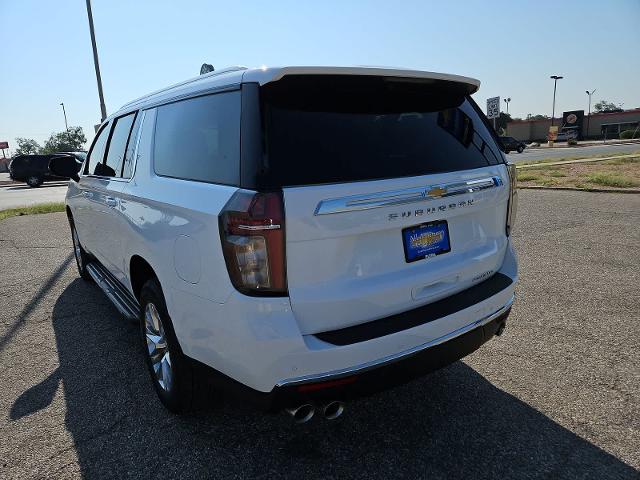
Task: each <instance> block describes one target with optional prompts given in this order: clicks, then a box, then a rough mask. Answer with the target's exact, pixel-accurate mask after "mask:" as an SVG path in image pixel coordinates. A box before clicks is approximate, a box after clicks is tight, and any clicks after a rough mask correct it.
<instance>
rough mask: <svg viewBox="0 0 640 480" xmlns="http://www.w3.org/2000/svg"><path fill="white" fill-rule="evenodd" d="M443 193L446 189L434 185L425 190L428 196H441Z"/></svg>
mask: <svg viewBox="0 0 640 480" xmlns="http://www.w3.org/2000/svg"><path fill="white" fill-rule="evenodd" d="M445 193H447V189H446V188H440V187H434V188H432V189H431V190H429V191H427V195H428V196H429V197H442V196H443V195H444V194H445Z"/></svg>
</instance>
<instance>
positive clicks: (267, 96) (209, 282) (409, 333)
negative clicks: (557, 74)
mask: <svg viewBox="0 0 640 480" xmlns="http://www.w3.org/2000/svg"><path fill="white" fill-rule="evenodd" d="M478 87H479V82H478V81H477V80H473V79H470V78H465V77H460V76H455V75H445V74H438V73H430V72H420V71H404V70H393V69H379V68H344V67H284V68H260V69H244V68H240V67H237V68H231V69H227V70H221V71H215V72H213V73H209V74H206V75H202V76H200V77H197V78H195V79H192V80H189V81H186V82H183V83H181V84H178V85H176V86H173V87H169V88H167V89H165V90H162V91H159V92H156V93H153V94H151V95H148V96H146V97H143V98H141V99H139V100H135V101H133V102H131V103H128V104H126V105H125V106H123V107H122V108H121V109H120V110H119V111H117V112H116V113H114V114H113V115H111V116H110V117H108V118H107V119H106V120H105V122H104V123H103V124H102V126H101V127H100V129H99V131H98V133H97V135H96V138H95V139H94V141H93V145H92V146H91V149H90V150H89V155H88V158H87V161H86V162H85V165H84V169H83V171H82V172H81V173H80V174H75V173H74V171H73V168H74V165H73V162H70V161H69V159H68V158H67V159H64V158H62V159H58V160H54V161H53V162H52V168H53V169H54V171H57V172H58V173H59V174H60V175H70V176H71V177H72V178H73V181H72V182H70V183H69V189H68V192H67V196H66V205H67V207H66V210H67V215H68V218H69V224H70V227H71V236H72V239H73V245H74V252H75V257H76V262H77V266H78V271H79V274H80V276H81V277H82V278H83V279H85V280H89V281H91V280H92V281H95V283H96V284H97V285H98V286H99V287H100V288H101V289H102V290H103V291H104V293H105V294H106V295H107V297H108V298H109V299H110V300H111V301H112V302H113V303H114V305H115V306H116V308H117V309H118V310H119V311H120V312H121V313H122V314H123V315H124V316H125V317H128V318H130V319H137V321H138V322H139V324H140V335H139V338H140V340H139V341H140V342H141V344H142V346H143V348H144V352H145V353H144V355H145V358H146V363H147V366H148V370H149V373H150V377H151V380H152V382H153V386H154V388H155V391H156V392H157V394H158V396H159V398H160V400H161V401H162V403H163V404H164V405H165V406H166V407H167V408H168V409H169V410H171V411H173V412H184V411H186V410H189V409H190V408H191V407H192V402H193V401H194V398H200V399H202V398H203V397H199V396H198V395H197V392H199V391H202V390H206V389H204V388H201V386H202V385H204V386H211V385H213V386H215V392H218V393H221V392H226V391H229V390H231V391H233V392H234V393H235V395H236V398H238V396H239V398H241V399H243V401H250V402H252V403H254V404H255V405H257V406H259V407H261V408H264V409H266V410H271V411H273V410H282V409H284V410H286V411H287V412H289V414H291V415H292V416H293V418H294V419H295V420H296V421H298V422H304V421H307V420H309V419H310V418H311V417H312V416H313V415H314V412H316V411H318V412H321V414H322V415H323V416H324V417H325V418H328V419H332V418H336V417H337V416H339V415H340V414H341V413H342V411H343V409H344V402H345V401H346V400H347V399H350V398H353V397H354V396H357V395H362V394H368V393H371V392H373V391H379V390H382V389H385V388H389V387H391V386H393V385H396V384H399V383H403V382H406V381H408V380H410V379H412V378H415V377H418V376H421V375H424V374H426V373H427V372H429V371H432V370H434V369H437V368H440V367H443V366H445V365H447V364H449V363H451V362H454V361H456V360H458V359H460V358H461V357H463V356H465V355H467V354H469V353H471V352H473V351H474V350H476V349H477V348H479V347H480V346H481V345H482V344H483V343H484V342H486V341H488V340H489V339H490V338H492V337H493V336H494V335H499V334H500V333H501V332H502V330H503V328H504V326H505V322H506V320H507V316H508V315H509V312H510V309H511V305H512V302H513V299H514V287H515V283H516V280H517V261H516V256H515V253H514V249H513V244H512V241H511V231H512V227H513V222H514V218H515V212H516V199H517V195H516V189H515V169H514V168H513V166H512V165H508V164H506V160H505V157H504V155H503V154H502V152H501V151H500V148H499V143H498V142H499V140H498V138H497V136H496V135H495V133H492V129H491V126H490V125H488V122H487V120H486V119H485V118H484V115H483V114H482V111H481V110H480V109H479V108H478V106H477V105H476V104H475V103H474V101H473V100H472V98H471V94H472V93H474V92H475V91H476V90H477V89H478ZM105 341H112V340H109V339H105ZM88 348H90V346H88ZM204 398H208V397H204Z"/></svg>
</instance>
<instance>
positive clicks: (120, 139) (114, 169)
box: [100, 113, 136, 177]
mask: <svg viewBox="0 0 640 480" xmlns="http://www.w3.org/2000/svg"><path fill="white" fill-rule="evenodd" d="M135 116H136V114H135V113H130V114H129V115H125V116H124V117H120V118H118V119H116V121H115V122H116V123H115V125H114V127H113V132H112V133H111V140H110V141H109V150H108V152H107V157H106V159H105V164H104V165H103V166H102V167H101V168H100V170H101V175H103V176H105V177H120V176H121V174H122V164H123V161H124V155H125V149H126V146H127V141H128V140H129V133H130V132H131V126H132V125H133V120H134V118H135Z"/></svg>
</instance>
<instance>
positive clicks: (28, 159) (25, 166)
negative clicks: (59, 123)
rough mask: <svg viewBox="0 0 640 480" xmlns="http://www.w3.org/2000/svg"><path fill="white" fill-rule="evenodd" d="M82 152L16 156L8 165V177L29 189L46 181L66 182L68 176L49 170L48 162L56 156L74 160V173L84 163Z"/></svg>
mask: <svg viewBox="0 0 640 480" xmlns="http://www.w3.org/2000/svg"><path fill="white" fill-rule="evenodd" d="M83 155H86V154H85V153H84V152H59V153H54V154H49V155H18V156H16V157H14V158H13V159H12V160H11V163H10V164H9V177H10V178H11V179H12V180H16V181H20V182H26V183H27V185H29V186H30V187H39V186H40V185H42V183H43V182H44V181H46V180H68V178H69V177H68V176H59V175H55V174H54V173H52V172H51V170H49V162H50V161H51V159H52V158H55V157H58V156H69V157H71V158H73V159H75V160H76V163H77V165H76V168H77V169H76V172H78V171H79V170H80V167H81V166H82V162H83V161H84V157H83Z"/></svg>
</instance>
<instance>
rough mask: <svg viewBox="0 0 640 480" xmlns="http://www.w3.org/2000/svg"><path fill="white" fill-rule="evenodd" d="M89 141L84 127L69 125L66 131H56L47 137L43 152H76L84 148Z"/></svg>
mask: <svg viewBox="0 0 640 480" xmlns="http://www.w3.org/2000/svg"><path fill="white" fill-rule="evenodd" d="M85 143H87V137H85V135H84V132H83V131H82V127H69V130H68V131H66V132H54V133H52V134H51V136H50V137H49V138H48V139H47V141H46V142H45V144H44V148H43V149H42V153H55V152H75V151H78V150H83V149H84V144H85Z"/></svg>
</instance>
